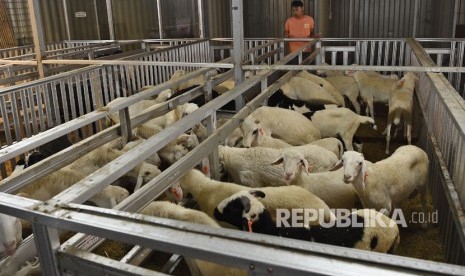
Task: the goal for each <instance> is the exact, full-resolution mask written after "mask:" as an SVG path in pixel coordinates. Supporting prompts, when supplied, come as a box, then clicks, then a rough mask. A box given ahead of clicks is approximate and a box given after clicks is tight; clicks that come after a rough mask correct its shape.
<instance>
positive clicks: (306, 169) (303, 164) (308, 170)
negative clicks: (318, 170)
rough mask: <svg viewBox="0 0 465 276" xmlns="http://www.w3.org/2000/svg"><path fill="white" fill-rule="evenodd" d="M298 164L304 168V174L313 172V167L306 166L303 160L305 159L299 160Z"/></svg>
mask: <svg viewBox="0 0 465 276" xmlns="http://www.w3.org/2000/svg"><path fill="white" fill-rule="evenodd" d="M300 163H302V166H304V168H305V170H304V171H305V173H307V174H308V173H309V172H311V171H312V170H313V167H311V166H310V165H309V164H308V161H307V159H305V158H302V159H300Z"/></svg>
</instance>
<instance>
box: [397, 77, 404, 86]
mask: <svg viewBox="0 0 465 276" xmlns="http://www.w3.org/2000/svg"><path fill="white" fill-rule="evenodd" d="M404 82H405V77H403V78H401V79H400V80H399V81H398V82H397V87H402V86H404Z"/></svg>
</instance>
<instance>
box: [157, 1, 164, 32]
mask: <svg viewBox="0 0 465 276" xmlns="http://www.w3.org/2000/svg"><path fill="white" fill-rule="evenodd" d="M157 12H158V30H159V32H160V39H163V38H164V36H163V19H162V13H161V3H160V0H157Z"/></svg>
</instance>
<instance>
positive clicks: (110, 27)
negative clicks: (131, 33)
mask: <svg viewBox="0 0 465 276" xmlns="http://www.w3.org/2000/svg"><path fill="white" fill-rule="evenodd" d="M106 1H107V2H106V3H107V16H108V30H109V32H110V39H111V40H115V39H116V38H115V27H114V23H113V8H112V6H111V0H106Z"/></svg>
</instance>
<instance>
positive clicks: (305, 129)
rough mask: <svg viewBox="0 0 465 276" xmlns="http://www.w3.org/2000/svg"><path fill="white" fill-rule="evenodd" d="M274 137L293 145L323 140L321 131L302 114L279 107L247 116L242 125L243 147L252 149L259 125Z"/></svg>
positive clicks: (263, 107)
mask: <svg viewBox="0 0 465 276" xmlns="http://www.w3.org/2000/svg"><path fill="white" fill-rule="evenodd" d="M258 123H260V126H261V127H262V128H263V130H264V131H265V132H266V133H267V134H268V135H271V136H272V137H275V138H279V139H281V140H283V141H285V142H287V143H289V144H291V145H295V146H297V145H304V144H308V143H310V142H313V141H315V140H318V139H320V138H321V135H320V131H319V130H318V129H317V128H316V127H315V126H314V125H313V123H312V122H311V121H310V120H308V119H307V118H306V117H305V116H303V115H302V114H300V113H298V112H296V111H293V110H288V109H283V108H279V107H269V106H262V107H259V108H257V109H256V110H255V111H254V112H252V114H250V115H249V116H247V117H246V118H245V119H244V121H243V122H242V124H241V131H242V135H243V140H242V145H243V146H244V147H250V145H251V143H252V141H253V137H254V131H258V126H257V124H258Z"/></svg>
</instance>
